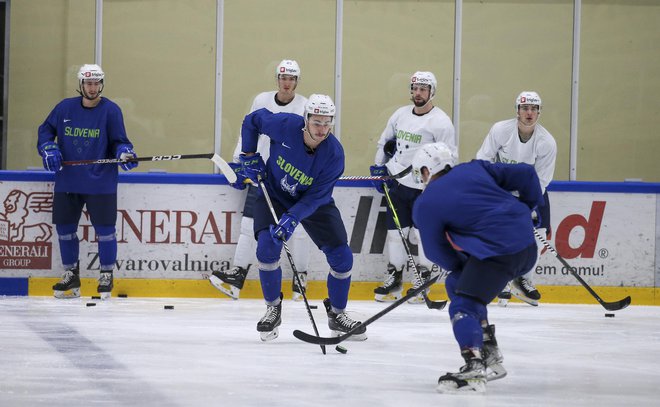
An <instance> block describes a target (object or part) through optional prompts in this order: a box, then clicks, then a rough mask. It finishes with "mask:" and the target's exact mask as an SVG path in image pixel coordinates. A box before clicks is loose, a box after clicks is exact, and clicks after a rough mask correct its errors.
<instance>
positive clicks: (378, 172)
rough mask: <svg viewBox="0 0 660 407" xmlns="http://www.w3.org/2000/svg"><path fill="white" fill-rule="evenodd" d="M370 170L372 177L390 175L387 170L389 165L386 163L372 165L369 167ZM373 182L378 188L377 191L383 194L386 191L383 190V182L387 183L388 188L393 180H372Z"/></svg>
mask: <svg viewBox="0 0 660 407" xmlns="http://www.w3.org/2000/svg"><path fill="white" fill-rule="evenodd" d="M369 172H370V173H371V176H372V177H386V176H388V175H390V174H389V173H388V172H387V167H386V166H384V165H372V166H371V167H369ZM371 183H372V184H373V185H374V187H375V188H376V191H378V192H380V193H381V194H384V193H385V190H383V184H387V186H388V188H389V187H391V186H392V180H372V181H371Z"/></svg>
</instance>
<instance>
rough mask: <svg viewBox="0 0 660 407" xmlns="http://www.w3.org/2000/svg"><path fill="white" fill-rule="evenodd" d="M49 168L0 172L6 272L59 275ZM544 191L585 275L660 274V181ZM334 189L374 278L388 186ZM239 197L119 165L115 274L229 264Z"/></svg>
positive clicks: (544, 269)
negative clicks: (379, 189)
mask: <svg viewBox="0 0 660 407" xmlns="http://www.w3.org/2000/svg"><path fill="white" fill-rule="evenodd" d="M51 179H52V174H48V173H44V172H3V173H2V174H1V176H0V199H1V200H2V202H3V203H4V204H3V206H2V207H0V277H19V278H20V277H56V276H59V274H60V268H59V262H60V260H59V248H58V242H57V236H56V233H55V229H54V227H53V226H52V224H51V213H52V188H53V184H52V181H51ZM549 191H550V200H551V205H552V206H551V207H552V228H553V235H552V238H551V239H550V242H551V244H553V245H554V246H555V247H556V248H557V249H558V251H559V253H560V254H561V255H562V256H563V257H564V258H565V259H566V260H567V261H568V262H569V264H571V266H573V267H576V268H577V269H578V272H579V273H580V274H581V275H583V276H588V278H589V281H590V284H592V285H595V286H613V287H616V286H626V287H657V286H658V282H659V281H660V278H659V275H660V272H659V271H658V264H657V260H656V259H657V258H658V246H659V244H658V242H659V235H658V213H659V211H660V209H659V205H658V191H660V184H644V183H578V182H572V183H569V182H564V183H561V182H560V183H557V182H555V183H553V184H551V187H550V188H549ZM608 191H614V192H608ZM334 198H335V201H336V202H337V205H338V207H339V209H340V211H341V213H342V217H343V220H344V223H345V225H346V229H347V232H348V236H349V244H350V246H351V248H352V250H353V253H354V254H355V267H354V271H353V281H379V280H380V279H381V276H382V273H383V270H385V267H386V263H387V260H386V256H385V255H384V250H385V232H386V230H385V218H384V215H385V202H384V201H383V198H382V195H380V194H378V193H377V192H376V191H375V190H374V189H373V188H371V187H370V184H369V183H368V182H340V184H339V185H338V187H337V188H336V189H335V194H334ZM244 199H245V193H243V192H241V191H237V190H235V189H233V188H231V187H229V186H228V185H227V184H226V181H225V180H224V177H222V176H214V175H190V174H178V175H175V174H121V183H120V187H119V203H118V212H119V213H118V221H117V239H118V242H119V247H118V259H117V270H116V276H117V277H119V278H147V279H149V278H154V279H204V278H206V277H207V276H208V275H209V274H210V273H211V272H212V271H213V270H217V269H227V268H229V267H230V265H231V263H232V257H233V255H234V249H235V247H236V242H237V240H238V236H239V233H240V218H241V211H242V208H243V202H244ZM78 236H79V238H80V240H81V253H80V260H81V273H82V276H83V277H85V276H88V277H92V276H95V275H96V273H97V272H98V269H99V264H98V255H97V251H96V243H95V242H94V239H95V235H94V230H93V228H92V227H91V224H90V222H89V218H88V217H87V216H86V214H84V215H83V219H82V220H81V224H80V228H79V230H78ZM413 251H416V248H415V247H413ZM311 258H312V260H311V264H310V278H311V279H312V280H324V279H325V278H326V275H327V271H328V269H327V264H326V263H325V259H324V256H323V255H322V253H321V252H320V251H319V250H317V249H316V248H314V249H313V253H312V256H311ZM282 263H283V265H285V263H286V262H282ZM285 267H286V266H285ZM567 274H568V271H567V270H565V269H562V265H561V263H559V262H558V261H557V259H556V258H555V257H554V256H542V257H541V261H540V262H539V265H538V266H537V269H536V280H535V281H536V282H537V283H538V284H541V285H566V284H574V285H577V284H578V283H577V281H574V280H573V279H566V278H565V276H566V275H567Z"/></svg>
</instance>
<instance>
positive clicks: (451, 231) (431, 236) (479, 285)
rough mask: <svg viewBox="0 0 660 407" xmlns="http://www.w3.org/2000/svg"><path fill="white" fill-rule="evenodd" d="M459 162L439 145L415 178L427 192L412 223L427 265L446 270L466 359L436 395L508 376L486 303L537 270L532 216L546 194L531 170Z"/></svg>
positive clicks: (421, 159) (427, 152) (423, 155)
mask: <svg viewBox="0 0 660 407" xmlns="http://www.w3.org/2000/svg"><path fill="white" fill-rule="evenodd" d="M456 162H457V154H456V150H455V149H454V148H453V147H450V146H448V145H446V144H444V143H435V144H427V145H425V146H423V147H422V148H420V149H419V151H418V152H417V153H416V154H415V158H414V160H413V176H414V177H415V178H416V179H417V180H418V181H419V182H420V183H422V184H423V185H425V186H426V188H425V191H424V193H423V194H422V195H421V196H420V197H419V198H418V199H417V201H416V202H415V207H414V209H413V219H414V220H415V223H416V224H417V225H419V233H420V237H421V239H422V243H423V244H424V247H425V249H426V254H427V256H428V257H429V259H431V260H432V261H433V262H435V263H437V264H439V265H440V266H441V267H443V268H444V269H447V270H449V275H448V276H447V279H446V281H445V287H446V290H447V295H448V296H449V299H450V301H451V302H450V304H449V317H450V319H451V324H452V330H453V333H454V337H455V338H456V341H457V342H458V346H459V349H460V351H461V356H462V357H463V359H464V360H465V365H464V366H463V367H461V368H460V370H459V371H458V372H456V373H447V374H445V375H443V376H441V377H440V379H438V386H437V388H436V389H437V391H438V392H440V393H471V392H474V393H483V392H485V391H486V383H487V381H488V380H495V379H500V378H502V377H504V376H505V375H506V370H505V369H504V367H503V366H502V361H503V357H502V354H501V352H500V350H499V348H498V346H497V341H496V339H495V326H494V325H491V324H490V323H489V321H488V310H487V305H488V304H489V303H490V302H491V301H492V300H493V299H495V297H497V294H498V293H499V292H501V291H502V289H503V288H504V287H505V286H506V284H507V283H508V282H509V281H511V280H513V279H515V278H518V277H520V276H521V275H523V274H525V273H526V272H528V271H529V270H530V269H531V267H533V266H534V263H535V262H536V257H537V245H536V241H535V240H534V234H533V227H534V226H535V225H533V223H532V217H531V212H532V211H533V210H534V209H535V208H536V207H537V206H538V205H539V204H542V203H543V194H542V192H541V186H540V183H539V180H538V177H537V175H536V172H535V171H534V167H532V166H530V165H528V164H502V163H494V164H493V163H489V162H487V161H482V160H473V161H471V162H469V163H465V164H460V165H456ZM511 191H518V192H519V197H517V198H516V197H515V196H514V195H513V194H511ZM457 248H460V250H459V249H457Z"/></svg>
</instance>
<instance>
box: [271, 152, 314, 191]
mask: <svg viewBox="0 0 660 407" xmlns="http://www.w3.org/2000/svg"><path fill="white" fill-rule="evenodd" d="M277 165H278V167H280V168H281V169H282V171H284V172H286V173H287V174H289V176H290V177H291V178H293V179H294V180H296V181H298V182H299V183H300V185H312V182H313V181H314V178H312V177H309V176H307V175H306V174H305V173H304V172H302V171H300V170H299V169H298V168H296V167H294V166H293V165H291V163H288V162H286V160H285V159H284V158H282V156H277Z"/></svg>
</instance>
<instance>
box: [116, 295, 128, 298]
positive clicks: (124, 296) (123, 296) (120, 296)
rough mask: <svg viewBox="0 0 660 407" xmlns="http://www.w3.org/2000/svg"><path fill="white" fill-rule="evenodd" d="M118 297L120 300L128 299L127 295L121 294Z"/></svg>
mask: <svg viewBox="0 0 660 407" xmlns="http://www.w3.org/2000/svg"><path fill="white" fill-rule="evenodd" d="M117 297H119V298H126V297H128V295H126V294H119V295H118V296H117Z"/></svg>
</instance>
